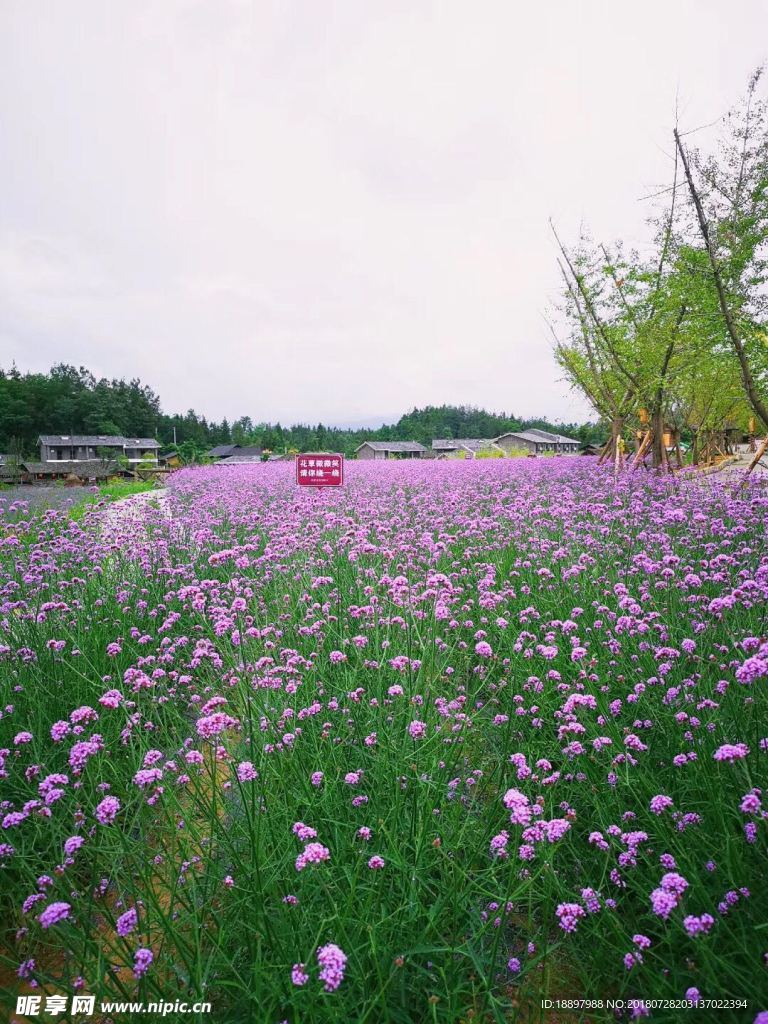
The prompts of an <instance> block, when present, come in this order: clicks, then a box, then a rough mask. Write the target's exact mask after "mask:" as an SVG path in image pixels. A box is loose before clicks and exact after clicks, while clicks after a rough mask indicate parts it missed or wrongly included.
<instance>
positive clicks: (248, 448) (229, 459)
mask: <svg viewBox="0 0 768 1024" xmlns="http://www.w3.org/2000/svg"><path fill="white" fill-rule="evenodd" d="M205 454H206V456H207V457H208V458H209V459H211V460H212V461H213V462H216V463H219V464H220V465H225V466H236V465H239V464H241V463H245V462H263V461H264V460H263V455H264V449H263V448H258V447H257V446H256V445H252V444H251V445H246V444H217V445H216V447H215V448H211V450H210V451H207V452H206V453H205Z"/></svg>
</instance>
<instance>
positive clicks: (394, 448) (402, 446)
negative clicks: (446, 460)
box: [355, 441, 427, 452]
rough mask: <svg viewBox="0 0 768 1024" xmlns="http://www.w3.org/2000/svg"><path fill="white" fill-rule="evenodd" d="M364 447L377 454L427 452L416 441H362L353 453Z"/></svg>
mask: <svg viewBox="0 0 768 1024" xmlns="http://www.w3.org/2000/svg"><path fill="white" fill-rule="evenodd" d="M364 445H368V447H369V448H373V450H374V451H377V452H425V451H426V450H427V449H426V448H425V447H424V445H423V444H419V442H418V441H363V444H360V445H358V446H357V448H356V449H355V451H358V452H359V451H360V449H361V448H362V447H363V446H364Z"/></svg>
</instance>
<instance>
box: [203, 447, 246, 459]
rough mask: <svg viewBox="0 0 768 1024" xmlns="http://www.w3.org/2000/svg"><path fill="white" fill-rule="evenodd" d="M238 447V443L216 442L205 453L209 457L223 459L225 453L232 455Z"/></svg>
mask: <svg viewBox="0 0 768 1024" xmlns="http://www.w3.org/2000/svg"><path fill="white" fill-rule="evenodd" d="M239 447H240V445H239V444H217V445H216V446H215V447H214V448H211V450H210V451H207V452H206V453H205V454H206V455H207V456H208V458H209V459H223V458H224V457H225V456H227V455H233V454H234V453H235V452H236V451H237V449H238V448H239Z"/></svg>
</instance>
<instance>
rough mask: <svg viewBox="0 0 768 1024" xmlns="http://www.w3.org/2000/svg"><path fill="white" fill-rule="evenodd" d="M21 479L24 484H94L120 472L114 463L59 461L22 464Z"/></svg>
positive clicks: (98, 460) (95, 460)
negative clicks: (56, 481) (38, 482)
mask: <svg viewBox="0 0 768 1024" xmlns="http://www.w3.org/2000/svg"><path fill="white" fill-rule="evenodd" d="M20 469H21V478H22V481H23V482H24V483H34V481H36V480H37V481H41V482H46V481H52V480H69V481H70V482H75V483H78V482H79V483H96V482H97V481H99V480H107V479H108V478H109V477H111V476H114V475H115V474H116V473H119V472H120V467H119V466H118V464H117V463H116V462H113V461H109V460H107V461H104V460H102V459H78V460H77V461H73V460H65V459H59V460H56V461H53V462H22V463H21V464H20Z"/></svg>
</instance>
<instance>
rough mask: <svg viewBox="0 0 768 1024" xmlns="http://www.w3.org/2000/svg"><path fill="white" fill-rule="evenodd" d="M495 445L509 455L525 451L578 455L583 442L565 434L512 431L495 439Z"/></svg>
mask: <svg viewBox="0 0 768 1024" xmlns="http://www.w3.org/2000/svg"><path fill="white" fill-rule="evenodd" d="M494 443H495V444H497V445H498V446H499V447H500V448H503V449H504V451H505V452H507V453H509V452H511V451H515V450H518V451H519V450H521V449H525V450H526V451H528V452H529V453H530V454H532V455H545V454H550V453H552V454H554V453H557V454H560V455H576V454H578V451H579V448H580V447H581V442H580V441H577V440H576V438H574V437H566V436H565V435H564V434H550V433H549V431H547V430H537V429H534V428H531V429H530V430H510V431H507V433H505V434H501V436H500V437H497V438H496V439H495V442H494Z"/></svg>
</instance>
